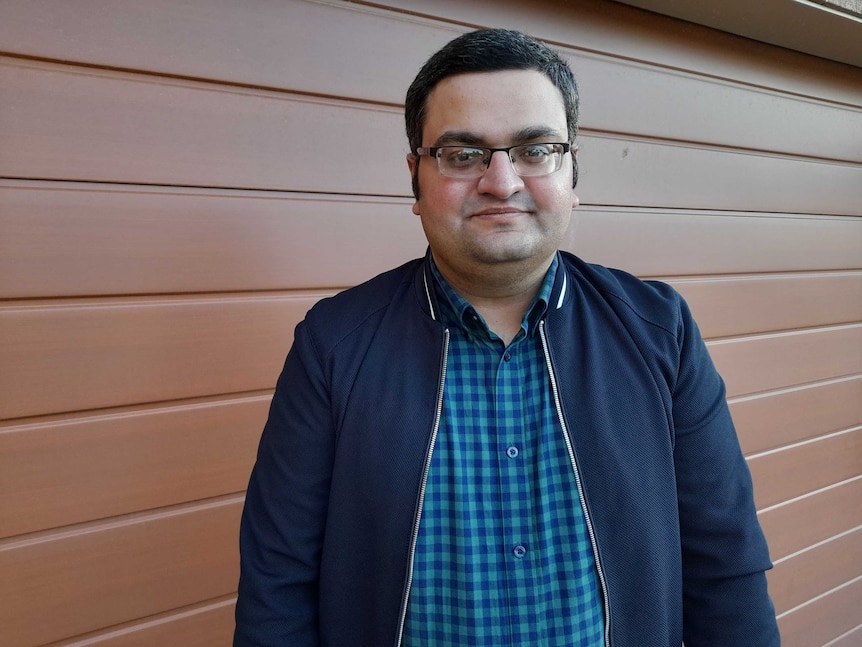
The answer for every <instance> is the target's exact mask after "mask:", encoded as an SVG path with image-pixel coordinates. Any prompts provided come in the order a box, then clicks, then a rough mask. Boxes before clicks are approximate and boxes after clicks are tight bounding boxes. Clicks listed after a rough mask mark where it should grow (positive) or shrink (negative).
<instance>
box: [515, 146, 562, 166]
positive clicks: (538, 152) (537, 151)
mask: <svg viewBox="0 0 862 647" xmlns="http://www.w3.org/2000/svg"><path fill="white" fill-rule="evenodd" d="M512 152H513V153H514V154H515V159H516V160H517V161H519V162H523V163H525V164H543V163H545V162H546V161H547V160H548V158H549V157H551V155H553V154H554V151H553V150H552V148H551V147H550V146H548V145H547V144H528V145H526V146H519V147H518V148H516V149H514V150H513V151H512Z"/></svg>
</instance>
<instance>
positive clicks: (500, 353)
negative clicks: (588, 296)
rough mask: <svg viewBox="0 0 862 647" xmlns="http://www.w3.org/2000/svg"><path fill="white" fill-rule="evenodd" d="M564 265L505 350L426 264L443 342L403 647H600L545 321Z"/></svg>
mask: <svg viewBox="0 0 862 647" xmlns="http://www.w3.org/2000/svg"><path fill="white" fill-rule="evenodd" d="M558 264H559V263H558V260H557V259H556V258H555V259H554V261H553V264H552V265H551V268H550V269H549V271H548V273H547V275H546V277H545V280H544V283H543V284H542V287H541V289H540V291H539V294H538V296H537V298H536V301H535V302H534V303H533V305H532V306H531V307H530V308H529V309H528V311H527V313H526V315H525V316H524V319H523V321H522V322H521V330H520V331H519V332H518V334H517V336H516V337H515V338H514V340H513V341H512V343H511V344H509V346H508V347H505V346H504V344H503V341H502V340H501V339H500V338H499V337H498V336H497V335H495V334H494V333H493V332H491V331H490V330H489V329H488V327H487V325H486V324H485V322H484V320H483V319H482V317H481V316H480V315H479V314H478V313H477V312H476V311H475V310H474V309H473V307H472V306H471V305H470V304H469V303H467V302H466V301H465V300H464V299H462V298H461V297H460V296H459V295H458V294H457V293H456V292H455V291H454V290H453V289H452V288H451V286H449V284H448V283H447V282H446V281H445V280H444V279H443V278H442V276H441V275H440V273H439V271H438V270H437V268H436V267H435V266H434V264H433V262H432V273H433V275H434V277H435V291H436V293H437V297H438V302H439V309H440V319H441V321H442V322H443V323H444V325H446V327H447V328H449V330H450V331H451V340H450V347H449V359H448V365H447V372H446V382H445V385H444V395H443V415H442V420H441V423H440V430H439V433H438V436H437V442H436V446H435V448H434V454H433V456H432V458H431V468H430V470H429V475H428V483H427V487H426V490H425V501H424V507H423V511H422V518H421V520H420V525H419V536H418V539H417V544H416V554H415V560H414V571H413V582H412V585H411V588H410V592H409V601H408V608H407V618H406V623H405V628H404V640H403V644H404V645H405V646H406V647H420V646H421V647H465V646H474V645H489V646H494V647H499V646H503V645H506V646H515V645H517V646H524V647H527V646H529V647H599V646H601V645H603V632H604V614H603V611H602V600H601V592H600V590H599V585H598V578H597V574H596V566H595V559H594V556H593V551H592V547H591V545H590V540H589V536H588V533H587V527H586V522H585V519H584V513H583V509H582V508H581V504H580V499H579V497H578V492H577V486H576V482H575V476H574V471H573V468H572V464H571V462H570V459H569V454H568V450H567V448H566V443H565V440H564V439H563V430H562V427H561V425H560V422H559V420H558V419H557V414H556V409H555V406H554V400H553V394H552V393H551V386H550V379H549V377H548V372H547V368H546V365H545V358H544V353H543V351H542V344H541V338H540V335H539V333H538V328H539V321H540V320H541V318H542V317H543V316H544V314H545V312H546V310H547V307H548V301H549V298H550V296H551V291H552V288H553V285H554V277H555V274H556V272H557V267H558Z"/></svg>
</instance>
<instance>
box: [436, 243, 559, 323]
mask: <svg viewBox="0 0 862 647" xmlns="http://www.w3.org/2000/svg"><path fill="white" fill-rule="evenodd" d="M428 257H429V260H430V263H429V265H430V267H431V275H432V276H433V277H434V281H433V283H434V292H435V294H436V296H437V304H438V306H439V308H440V320H441V322H442V323H443V324H444V325H446V326H450V327H457V328H460V329H461V330H463V331H464V332H465V333H467V335H468V336H476V335H479V336H481V337H482V338H489V337H490V330H489V329H488V326H487V324H486V323H485V320H484V319H483V318H482V315H480V314H479V313H478V312H476V309H475V308H473V306H472V305H470V304H469V303H468V302H467V301H466V300H465V299H464V298H463V297H462V296H461V295H460V294H458V293H457V292H456V291H455V289H454V288H453V287H452V286H451V285H449V282H448V281H446V279H445V278H443V275H442V274H440V270H438V269H437V264H436V263H435V262H434V257H433V255H432V254H431V253H430V252H429V254H428ZM559 265H560V262H559V254H554V259H553V260H552V261H551V266H550V267H549V268H548V271H547V273H546V274H545V278H544V279H543V280H542V285H541V287H540V288H539V292H538V294H537V295H536V298H535V299H534V300H533V303H532V304H531V305H530V307H529V308H527V312H526V313H525V314H524V318H523V319H522V320H521V329H522V330H524V331H525V332H526V333H527V334H528V335H530V336H533V335H535V334H536V331H537V330H538V328H539V322H540V321H541V319H542V317H544V315H545V313H546V312H547V310H548V302H549V301H550V298H551V293H552V291H553V289H554V280H555V279H556V276H557V269H558V268H559Z"/></svg>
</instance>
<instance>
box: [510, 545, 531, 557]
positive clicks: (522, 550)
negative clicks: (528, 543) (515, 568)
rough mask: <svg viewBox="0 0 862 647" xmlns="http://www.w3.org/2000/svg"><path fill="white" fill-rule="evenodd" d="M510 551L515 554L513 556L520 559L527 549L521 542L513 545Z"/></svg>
mask: <svg viewBox="0 0 862 647" xmlns="http://www.w3.org/2000/svg"><path fill="white" fill-rule="evenodd" d="M512 552H513V553H514V554H515V557H517V558H518V559H522V558H523V557H524V555H526V554H527V549H526V548H524V547H523V546H522V545H521V544H518V545H517V546H515V548H514V549H513V550H512Z"/></svg>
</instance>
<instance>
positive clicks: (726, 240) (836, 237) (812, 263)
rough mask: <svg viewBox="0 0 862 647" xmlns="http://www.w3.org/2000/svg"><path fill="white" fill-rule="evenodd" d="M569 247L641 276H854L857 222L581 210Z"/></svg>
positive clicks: (860, 261) (860, 240)
mask: <svg viewBox="0 0 862 647" xmlns="http://www.w3.org/2000/svg"><path fill="white" fill-rule="evenodd" d="M567 246H568V247H569V248H570V249H573V250H574V251H575V252H576V253H577V254H579V255H580V256H582V257H583V258H584V260H587V261H590V262H596V263H600V264H602V265H608V266H610V267H619V268H621V269H624V270H627V271H629V272H633V273H635V274H637V275H639V276H657V277H669V276H680V275H687V274H688V275H690V274H738V273H743V272H790V271H810V270H844V269H859V268H860V265H862V219H858V218H834V217H833V218H825V217H821V218H817V217H793V216H788V215H785V216H778V215H772V216H765V215H762V214H751V213H720V212H714V211H713V212H710V211H670V212H669V211H666V210H660V209H636V208H634V209H622V208H613V207H606V208H604V207H596V206H583V207H580V208H578V209H576V210H575V212H574V225H573V226H572V227H570V228H569V240H568V245H567Z"/></svg>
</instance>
